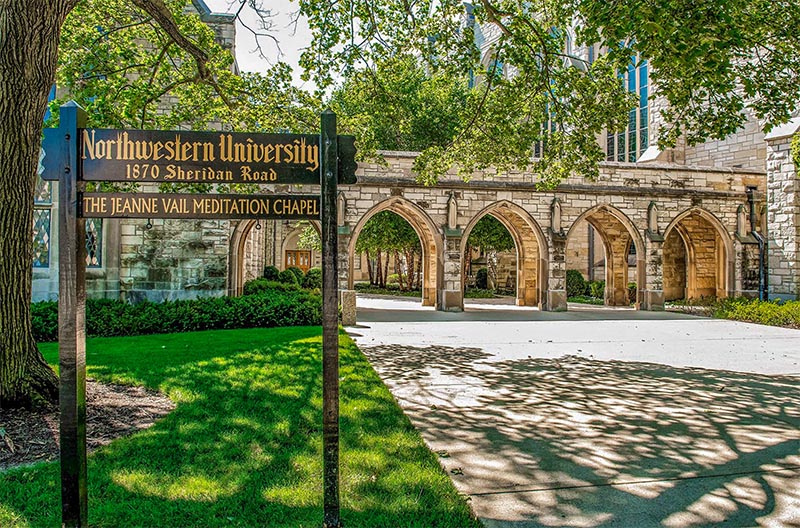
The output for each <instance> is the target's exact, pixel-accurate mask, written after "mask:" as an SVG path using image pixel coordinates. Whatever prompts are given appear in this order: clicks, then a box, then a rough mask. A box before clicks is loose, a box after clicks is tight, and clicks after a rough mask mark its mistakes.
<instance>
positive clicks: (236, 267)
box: [228, 220, 320, 296]
mask: <svg viewBox="0 0 800 528" xmlns="http://www.w3.org/2000/svg"><path fill="white" fill-rule="evenodd" d="M267 221H274V220H267ZM258 222H259V220H241V221H239V223H238V224H237V225H236V227H235V228H234V230H233V233H231V239H230V245H229V247H228V295H230V296H238V295H241V294H242V289H243V288H244V281H245V269H244V268H245V256H246V255H245V253H246V251H245V249H246V245H247V237H249V236H250V233H251V232H252V230H253V228H254V227H255V225H256V224H257V223H258ZM261 222H262V223H263V222H264V220H261ZM309 223H310V224H311V225H313V226H314V229H316V230H317V233H319V232H320V225H319V222H318V221H317V220H309ZM297 229H299V228H296V229H294V230H293V231H292V232H294V231H296V230H297ZM288 238H289V236H286V237H284V238H283V240H281V255H283V251H284V249H285V245H286V241H287V239H288Z"/></svg>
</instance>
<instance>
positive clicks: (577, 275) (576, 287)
mask: <svg viewBox="0 0 800 528" xmlns="http://www.w3.org/2000/svg"><path fill="white" fill-rule="evenodd" d="M586 291H587V285H586V279H584V278H583V274H581V272H580V271H578V270H574V269H569V270H567V297H577V296H579V295H584V294H585V293H586Z"/></svg>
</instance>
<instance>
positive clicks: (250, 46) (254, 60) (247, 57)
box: [205, 0, 314, 89]
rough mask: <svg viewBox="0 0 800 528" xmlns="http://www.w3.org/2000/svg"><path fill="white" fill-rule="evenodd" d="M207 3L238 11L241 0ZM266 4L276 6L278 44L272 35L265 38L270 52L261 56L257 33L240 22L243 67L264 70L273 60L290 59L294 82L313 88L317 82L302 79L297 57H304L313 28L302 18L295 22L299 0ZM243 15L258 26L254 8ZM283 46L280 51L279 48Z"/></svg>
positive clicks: (238, 35)
mask: <svg viewBox="0 0 800 528" xmlns="http://www.w3.org/2000/svg"><path fill="white" fill-rule="evenodd" d="M205 2H206V5H208V7H209V8H210V9H211V10H212V11H214V12H218V13H233V12H236V10H237V9H238V7H239V5H240V3H239V1H238V0H233V1H231V0H205ZM264 6H265V7H268V8H269V9H271V10H272V12H273V14H274V15H275V17H274V19H273V20H274V27H273V31H272V34H273V35H274V36H275V38H276V39H277V40H278V45H275V44H274V43H273V42H272V41H271V40H270V39H268V38H262V39H261V40H262V47H263V49H264V53H265V55H266V56H267V60H265V59H263V58H261V57H259V54H258V52H257V51H255V50H256V45H255V39H254V37H253V34H252V33H251V32H250V31H248V30H247V29H246V28H244V27H242V25H241V24H239V23H238V22H237V24H238V25H237V28H236V60H237V62H238V63H239V69H240V70H241V71H252V72H263V71H265V70H266V69H267V68H269V65H270V62H269V61H272V63H274V62H276V61H278V60H279V59H280V60H282V61H284V62H287V63H289V64H290V65H291V66H292V68H293V69H294V83H295V84H296V85H297V86H304V87H305V88H307V89H313V87H314V86H313V84H312V83H310V82H308V83H304V82H303V81H302V80H301V79H300V73H301V71H300V67H299V66H298V65H297V61H298V60H299V58H300V53H301V52H302V48H303V47H305V46H307V45H308V43H309V42H310V41H311V32H310V31H309V29H308V25H307V24H306V23H305V21H304V20H301V21H299V23H298V24H297V26H296V31H295V26H294V25H293V24H292V22H291V15H292V13H295V12H297V11H298V10H299V6H298V5H297V3H296V2H292V1H290V0H264ZM242 18H243V19H244V20H245V22H246V23H247V24H248V26H250V27H252V28H254V29H255V28H257V27H258V26H257V24H258V19H257V17H256V15H255V13H253V11H252V10H250V9H248V8H245V9H244V11H242ZM278 46H280V51H279V49H278Z"/></svg>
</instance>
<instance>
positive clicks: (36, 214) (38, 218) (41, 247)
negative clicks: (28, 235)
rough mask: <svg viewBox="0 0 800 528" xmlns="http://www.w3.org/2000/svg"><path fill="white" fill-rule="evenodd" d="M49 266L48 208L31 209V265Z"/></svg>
mask: <svg viewBox="0 0 800 528" xmlns="http://www.w3.org/2000/svg"><path fill="white" fill-rule="evenodd" d="M49 266H50V209H34V210H33V267H34V268H47V267H49Z"/></svg>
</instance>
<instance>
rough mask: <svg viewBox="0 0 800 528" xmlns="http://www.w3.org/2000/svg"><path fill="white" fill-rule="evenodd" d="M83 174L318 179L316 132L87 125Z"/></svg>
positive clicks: (190, 179)
mask: <svg viewBox="0 0 800 528" xmlns="http://www.w3.org/2000/svg"><path fill="white" fill-rule="evenodd" d="M81 139H82V147H81V162H82V163H83V174H84V179H86V180H103V181H141V182H176V183H177V182H180V183H319V181H320V180H319V163H320V159H319V138H318V136H310V135H297V134H242V133H227V132H219V133H215V132H175V131H169V132H168V131H161V130H153V131H147V130H101V129H87V130H84V131H83V132H82V134H81Z"/></svg>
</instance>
